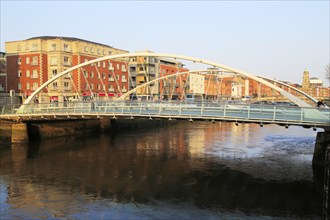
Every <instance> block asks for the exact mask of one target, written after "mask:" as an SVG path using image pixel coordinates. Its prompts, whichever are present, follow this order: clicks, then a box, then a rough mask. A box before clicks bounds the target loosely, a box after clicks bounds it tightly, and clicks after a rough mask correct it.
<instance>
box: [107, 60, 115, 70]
mask: <svg viewBox="0 0 330 220" xmlns="http://www.w3.org/2000/svg"><path fill="white" fill-rule="evenodd" d="M108 64H109V68H108V69H109V70H114V68H113V66H112V63H111V62H110V61H109V63H108Z"/></svg>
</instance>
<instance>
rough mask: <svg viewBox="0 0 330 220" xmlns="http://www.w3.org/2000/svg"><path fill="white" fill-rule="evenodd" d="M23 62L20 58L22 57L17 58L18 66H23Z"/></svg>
mask: <svg viewBox="0 0 330 220" xmlns="http://www.w3.org/2000/svg"><path fill="white" fill-rule="evenodd" d="M21 62H22V60H21V58H20V57H19V58H17V64H18V65H21Z"/></svg>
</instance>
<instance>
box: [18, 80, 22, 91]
mask: <svg viewBox="0 0 330 220" xmlns="http://www.w3.org/2000/svg"><path fill="white" fill-rule="evenodd" d="M17 89H19V90H21V89H22V84H21V83H20V82H19V83H17Z"/></svg>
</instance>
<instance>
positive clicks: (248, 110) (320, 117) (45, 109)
mask: <svg viewBox="0 0 330 220" xmlns="http://www.w3.org/2000/svg"><path fill="white" fill-rule="evenodd" d="M18 107H19V106H11V105H8V106H4V107H3V108H2V111H1V114H0V116H1V115H9V114H16V115H27V114H28V115H30V116H36V115H38V114H39V115H45V114H87V113H88V114H98V115H102V114H103V115H108V114H112V115H113V114H121V115H135V116H145V115H148V116H153V117H166V116H169V115H171V116H172V117H182V118H184V117H188V116H189V117H190V118H191V117H193V118H200V119H203V118H208V117H211V116H212V117H216V118H237V119H242V120H243V119H244V120H265V121H270V122H271V121H274V122H275V121H288V123H289V122H294V123H310V124H313V123H323V124H327V123H328V124H330V109H329V108H314V107H297V106H280V105H260V104H257V105H256V104H237V103H226V102H217V103H213V102H205V101H204V102H193V103H191V102H184V101H173V102H168V101H167V102H164V101H144V102H141V101H112V102H101V101H95V102H64V103H56V105H54V103H33V104H26V105H24V108H20V109H23V111H20V112H17V110H18Z"/></svg>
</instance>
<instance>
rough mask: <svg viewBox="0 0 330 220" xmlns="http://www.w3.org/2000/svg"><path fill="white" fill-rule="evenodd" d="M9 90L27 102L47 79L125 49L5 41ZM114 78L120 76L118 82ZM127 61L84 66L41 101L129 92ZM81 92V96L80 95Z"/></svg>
mask: <svg viewBox="0 0 330 220" xmlns="http://www.w3.org/2000/svg"><path fill="white" fill-rule="evenodd" d="M5 44H6V56H7V71H6V72H7V76H8V88H7V89H8V90H11V89H13V90H15V91H16V93H17V94H18V95H19V96H22V97H23V100H24V99H26V98H27V97H28V96H29V95H31V93H33V92H34V91H35V90H36V89H37V88H38V87H40V86H41V85H42V84H43V83H45V82H46V81H47V80H49V79H51V78H52V77H54V76H56V75H57V74H59V73H61V72H63V71H65V70H66V69H68V68H70V67H72V66H75V65H77V64H80V63H83V62H86V61H89V60H92V59H95V58H99V57H103V56H106V55H113V54H121V53H127V52H128V51H126V50H121V49H116V48H113V47H111V46H108V45H105V44H100V43H96V42H91V41H87V40H83V39H79V38H72V37H60V36H41V37H33V38H30V39H26V40H21V41H12V42H6V43H5ZM114 77H117V78H116V80H115V79H114ZM127 79H128V72H127V62H126V61H122V60H118V61H117V60H111V61H109V62H105V61H103V62H98V63H96V64H95V65H90V66H85V67H83V68H80V69H78V70H76V71H75V73H74V74H68V75H67V76H65V77H62V78H60V79H58V80H56V81H55V82H53V83H52V84H51V85H49V86H48V87H47V89H44V90H43V91H42V93H40V94H39V95H40V96H41V97H39V99H41V101H44V102H47V101H48V100H43V99H49V97H50V99H51V100H49V101H60V102H62V101H65V100H69V99H74V98H77V96H86V97H87V96H94V97H104V96H115V95H117V94H118V95H119V93H123V92H125V91H127V89H128V80H127ZM77 93H78V94H77ZM43 94H45V95H44V96H43Z"/></svg>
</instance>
